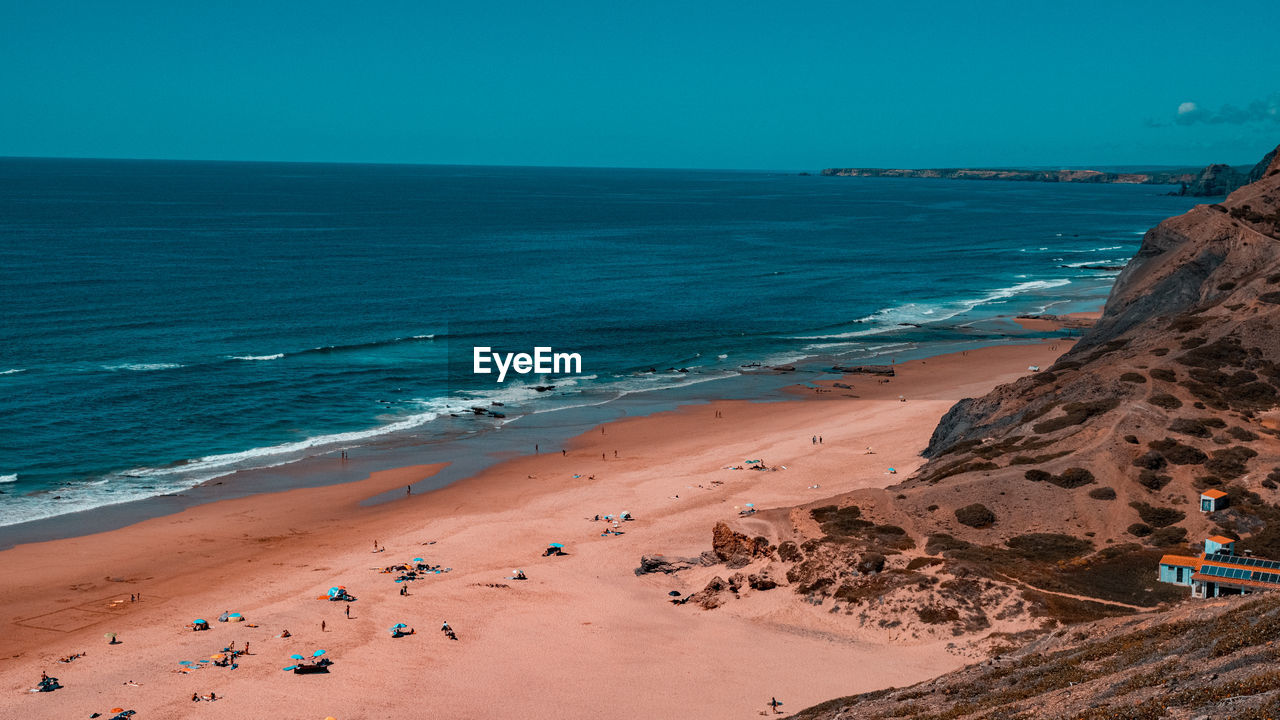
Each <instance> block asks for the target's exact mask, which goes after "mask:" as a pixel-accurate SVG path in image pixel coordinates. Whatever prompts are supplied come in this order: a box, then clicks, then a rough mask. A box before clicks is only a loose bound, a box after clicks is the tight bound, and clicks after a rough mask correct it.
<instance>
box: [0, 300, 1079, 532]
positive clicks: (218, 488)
mask: <svg viewBox="0 0 1280 720" xmlns="http://www.w3.org/2000/svg"><path fill="white" fill-rule="evenodd" d="M1062 302H1067V303H1076V304H1079V303H1084V302H1087V301H1085V300H1083V299H1080V298H1075V299H1067V300H1063V301H1062ZM1085 314H1087V313H1072V316H1073V317H1074V316H1075V315H1085ZM1064 317H1065V316H1064ZM951 327H952V326H943V327H942V328H941V329H942V330H944V331H945V330H947V329H949V328H951ZM975 327H976V328H978V329H977V330H976V331H974V328H975ZM1066 327H1074V326H1069V325H1066V326H1064V325H1063V324H1061V323H1052V322H1030V323H1028V321H1025V320H1023V319H1020V318H1017V317H1015V316H1010V315H996V316H992V317H987V318H980V319H978V320H975V321H972V322H969V323H964V324H962V325H956V326H954V329H961V330H963V331H964V332H970V331H974V336H973V337H972V338H970V339H964V338H955V339H948V340H941V341H933V342H922V343H917V342H906V343H903V345H904V346H903V347H899V348H895V349H893V350H889V351H877V352H873V353H871V354H869V355H864V354H863V353H861V352H858V351H855V352H854V353H852V354H854V355H856V356H857V357H856V358H854V360H853V362H855V363H857V364H861V363H877V362H881V361H883V359H885V358H893V357H898V358H902V359H908V360H909V359H918V358H928V357H932V356H937V355H944V354H948V353H950V352H960V351H963V350H972V349H975V348H978V347H987V346H999V345H1003V344H1018V343H1034V342H1039V341H1042V340H1046V339H1052V340H1058V339H1063V336H1056V337H1055V336H1054V335H1052V334H1054V333H1058V332H1061V331H1063V330H1064V329H1065V328H1066ZM885 335H886V337H887V338H888V339H889V341H890V342H894V341H895V340H894V339H893V331H892V330H889V331H886V333H885ZM848 356H849V354H814V355H809V356H807V357H806V358H805V359H804V360H802V361H797V363H796V367H797V370H796V371H794V372H789V373H783V372H776V371H772V370H771V369H770V368H762V369H761V370H763V371H754V372H753V371H746V372H740V373H739V374H737V375H731V376H725V377H721V378H716V379H714V380H711V381H699V382H695V383H693V384H691V385H685V386H675V387H668V388H662V389H658V390H653V391H645V392H638V393H632V394H630V395H625V396H622V397H618V398H614V399H612V400H608V401H605V402H602V403H598V404H588V405H582V406H572V407H569V408H565V409H550V410H535V411H532V412H529V413H526V414H523V415H520V416H519V417H517V418H515V419H514V420H513V421H511V422H507V423H504V424H502V425H500V426H497V427H492V428H482V429H480V430H473V431H462V432H454V433H452V434H451V435H450V436H449V437H447V438H438V439H424V438H422V436H419V435H418V434H417V433H416V432H414V431H406V432H404V433H403V434H399V433H397V434H389V435H382V436H377V437H375V438H373V439H371V440H370V441H369V442H367V443H363V444H361V445H358V446H353V447H349V448H346V449H347V450H348V457H349V458H350V459H349V461H348V462H345V463H339V462H338V457H339V450H340V449H342V448H339V447H337V446H335V447H333V448H331V449H328V450H325V451H323V452H320V453H317V454H315V455H307V456H303V457H299V458H296V459H293V460H288V461H285V462H283V463H280V464H274V465H268V466H265V467H257V468H244V469H239V470H234V471H231V472H229V473H228V474H226V475H220V476H217V477H214V478H210V479H208V480H205V481H203V482H200V483H198V484H196V485H194V486H192V487H190V488H188V489H186V490H183V491H181V492H175V493H164V494H159V495H153V496H150V497H145V498H140V499H137V500H127V501H124V502H119V503H113V504H107V505H100V506H96V507H92V508H88V509H85V510H79V511H73V512H68V513H61V514H58V515H52V516H49V517H44V518H39V519H35V520H29V521H25V522H20V523H15V524H12V525H0V550H3V549H7V548H11V547H14V546H16V545H21V544H25V543H31V542H44V541H48V540H57V539H63V538H67V537H76V536H80V535H85V534H91V533H96V532H107V531H110V530H116V529H120V528H123V527H127V526H129V525H132V524H135V523H138V522H142V521H145V520H149V519H153V518H158V517H164V516H167V515H172V514H175V513H179V512H182V511H184V510H186V509H189V508H192V507H197V506H200V505H203V504H206V503H210V502H218V501H221V500H226V499H232V498H238V497H246V496H253V495H261V494H268V493H272V492H277V491H280V490H288V489H293V488H299V487H323V486H326V485H331V484H341V483H350V482H357V481H359V480H360V479H362V478H365V477H367V476H368V475H369V474H370V473H372V472H378V471H382V470H390V469H395V468H398V467H403V466H406V465H418V464H434V463H444V464H446V467H444V468H442V470H441V471H440V472H439V473H437V474H436V475H434V476H433V480H432V483H431V484H430V485H429V486H428V487H423V488H421V490H423V491H430V490H435V489H437V488H439V487H443V486H445V485H448V484H450V483H453V482H458V481H461V480H463V479H465V478H467V477H470V476H472V475H475V474H477V473H480V472H483V471H484V470H485V469H486V468H488V467H490V466H491V465H493V464H495V463H498V462H502V461H504V460H507V459H510V458H512V457H518V456H519V455H520V454H522V453H524V452H527V450H528V449H529V448H531V447H533V446H534V445H541V446H543V447H558V445H559V444H561V443H563V442H565V441H567V440H568V439H569V438H572V437H574V436H575V435H576V434H577V433H579V432H581V431H582V430H583V429H584V428H587V427H591V426H593V425H596V424H598V423H600V422H607V421H613V420H618V419H622V418H630V417H644V416H648V415H651V414H653V413H655V412H662V411H665V410H669V409H674V408H677V407H680V406H683V405H689V404H701V403H708V402H716V401H719V400H723V399H748V398H750V399H755V400H760V399H770V400H784V399H787V398H789V397H792V396H793V393H791V392H790V391H788V390H787V388H788V387H790V386H792V385H795V384H797V383H800V382H805V383H810V382H816V381H821V380H822V379H823V378H828V379H829V378H830V377H834V376H835V375H834V374H833V373H831V372H830V371H829V368H830V367H831V366H832V365H833V364H839V363H843V362H849V361H850V360H849V358H848ZM704 385H705V386H707V387H703V386H704ZM559 418H564V419H565V420H564V421H563V422H558V421H557V420H558V419H559ZM515 435H519V436H521V438H520V439H516V438H513V437H511V436H515ZM459 458H465V462H460V461H459ZM387 499H394V498H393V497H391V496H388V497H385V498H382V499H381V500H384V501H385V500H387Z"/></svg>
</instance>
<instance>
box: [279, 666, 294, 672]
mask: <svg viewBox="0 0 1280 720" xmlns="http://www.w3.org/2000/svg"><path fill="white" fill-rule="evenodd" d="M296 667H298V666H297V665H290V666H289V667H287V668H280V669H281V670H284V671H285V672H289V671H290V670H293V669H294V668H296Z"/></svg>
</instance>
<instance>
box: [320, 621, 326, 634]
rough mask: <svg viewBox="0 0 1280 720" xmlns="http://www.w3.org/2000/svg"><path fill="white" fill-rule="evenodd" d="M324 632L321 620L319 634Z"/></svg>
mask: <svg viewBox="0 0 1280 720" xmlns="http://www.w3.org/2000/svg"><path fill="white" fill-rule="evenodd" d="M324 631H325V630H324V621H323V620H321V621H320V632H324Z"/></svg>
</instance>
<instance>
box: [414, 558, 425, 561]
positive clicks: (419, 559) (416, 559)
mask: <svg viewBox="0 0 1280 720" xmlns="http://www.w3.org/2000/svg"><path fill="white" fill-rule="evenodd" d="M413 561H414V562H425V561H424V560H423V559H422V558H414V559H413Z"/></svg>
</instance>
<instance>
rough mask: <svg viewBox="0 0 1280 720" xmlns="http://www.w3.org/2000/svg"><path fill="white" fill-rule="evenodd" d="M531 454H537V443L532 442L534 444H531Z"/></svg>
mask: <svg viewBox="0 0 1280 720" xmlns="http://www.w3.org/2000/svg"><path fill="white" fill-rule="evenodd" d="M533 454H534V455H537V454H538V443H534V444H533Z"/></svg>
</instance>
